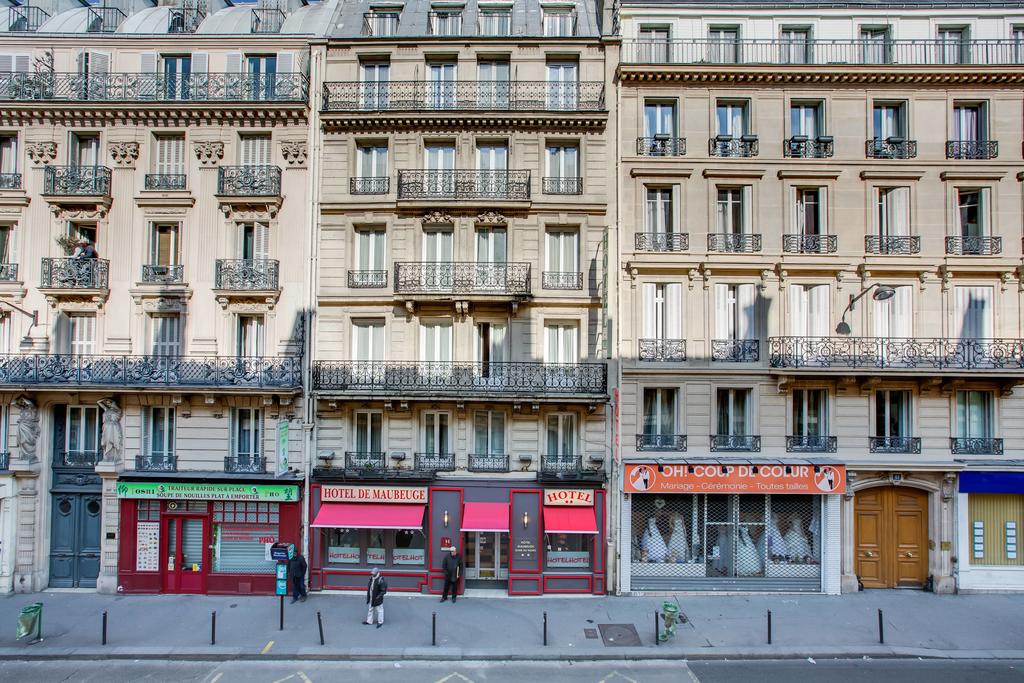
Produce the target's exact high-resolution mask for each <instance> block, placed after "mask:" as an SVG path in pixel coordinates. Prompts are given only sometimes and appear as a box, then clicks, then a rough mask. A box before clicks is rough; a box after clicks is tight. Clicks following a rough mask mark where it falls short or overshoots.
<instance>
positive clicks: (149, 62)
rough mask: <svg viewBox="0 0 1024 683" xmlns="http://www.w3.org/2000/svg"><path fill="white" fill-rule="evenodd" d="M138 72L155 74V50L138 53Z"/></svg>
mask: <svg viewBox="0 0 1024 683" xmlns="http://www.w3.org/2000/svg"><path fill="white" fill-rule="evenodd" d="M139 73H144V74H155V73H156V53H155V52H143V53H142V54H140V55H139Z"/></svg>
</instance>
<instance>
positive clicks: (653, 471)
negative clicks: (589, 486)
mask: <svg viewBox="0 0 1024 683" xmlns="http://www.w3.org/2000/svg"><path fill="white" fill-rule="evenodd" d="M622 488H623V490H624V491H625V492H626V493H774V494H779V493H817V494H829V493H843V492H845V491H846V467H845V466H844V465H786V464H778V465H777V464H771V465H721V464H718V463H715V464H701V465H685V464H684V465H639V464H629V465H626V476H625V479H624V481H623V483H622Z"/></svg>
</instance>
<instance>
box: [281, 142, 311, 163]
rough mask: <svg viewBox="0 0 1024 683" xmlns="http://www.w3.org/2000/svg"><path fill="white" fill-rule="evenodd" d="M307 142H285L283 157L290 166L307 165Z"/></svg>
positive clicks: (282, 147) (282, 149)
mask: <svg viewBox="0 0 1024 683" xmlns="http://www.w3.org/2000/svg"><path fill="white" fill-rule="evenodd" d="M306 155H307V149H306V142H305V141H304V140H285V141H284V142H282V143H281V156H283V157H284V160H285V161H286V162H287V163H288V165H289V166H298V167H302V166H305V165H306Z"/></svg>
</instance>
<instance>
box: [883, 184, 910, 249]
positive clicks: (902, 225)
mask: <svg viewBox="0 0 1024 683" xmlns="http://www.w3.org/2000/svg"><path fill="white" fill-rule="evenodd" d="M876 196H877V211H876V218H875V227H876V229H877V230H878V236H879V237H883V238H884V237H905V236H907V235H909V234H910V188H909V187H880V188H878V191H877V195H876Z"/></svg>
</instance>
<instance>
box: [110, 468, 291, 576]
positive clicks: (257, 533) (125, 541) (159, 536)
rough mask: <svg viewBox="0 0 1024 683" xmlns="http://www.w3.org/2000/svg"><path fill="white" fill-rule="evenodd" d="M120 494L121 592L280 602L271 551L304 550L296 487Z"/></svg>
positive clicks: (213, 485)
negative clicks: (257, 596)
mask: <svg viewBox="0 0 1024 683" xmlns="http://www.w3.org/2000/svg"><path fill="white" fill-rule="evenodd" d="M117 494H118V498H119V504H120V508H121V518H120V519H121V521H120V533H119V536H120V544H119V547H120V552H119V569H118V591H119V592H124V593H208V594H226V595H234V594H247V593H262V594H272V593H274V571H275V565H276V564H277V563H276V562H275V561H273V560H271V559H270V545H271V544H273V543H276V542H279V541H280V542H285V543H294V544H295V545H296V547H297V548H298V547H299V546H300V545H301V541H302V532H301V528H302V526H301V525H302V508H301V488H300V486H299V485H298V484H297V483H296V482H295V481H294V480H291V481H289V480H281V479H278V480H274V483H266V482H265V481H260V482H251V483H250V482H245V483H243V482H238V481H237V480H231V481H223V482H219V481H208V480H207V481H202V482H189V481H154V480H145V481H124V480H122V481H119V482H118V484H117Z"/></svg>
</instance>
